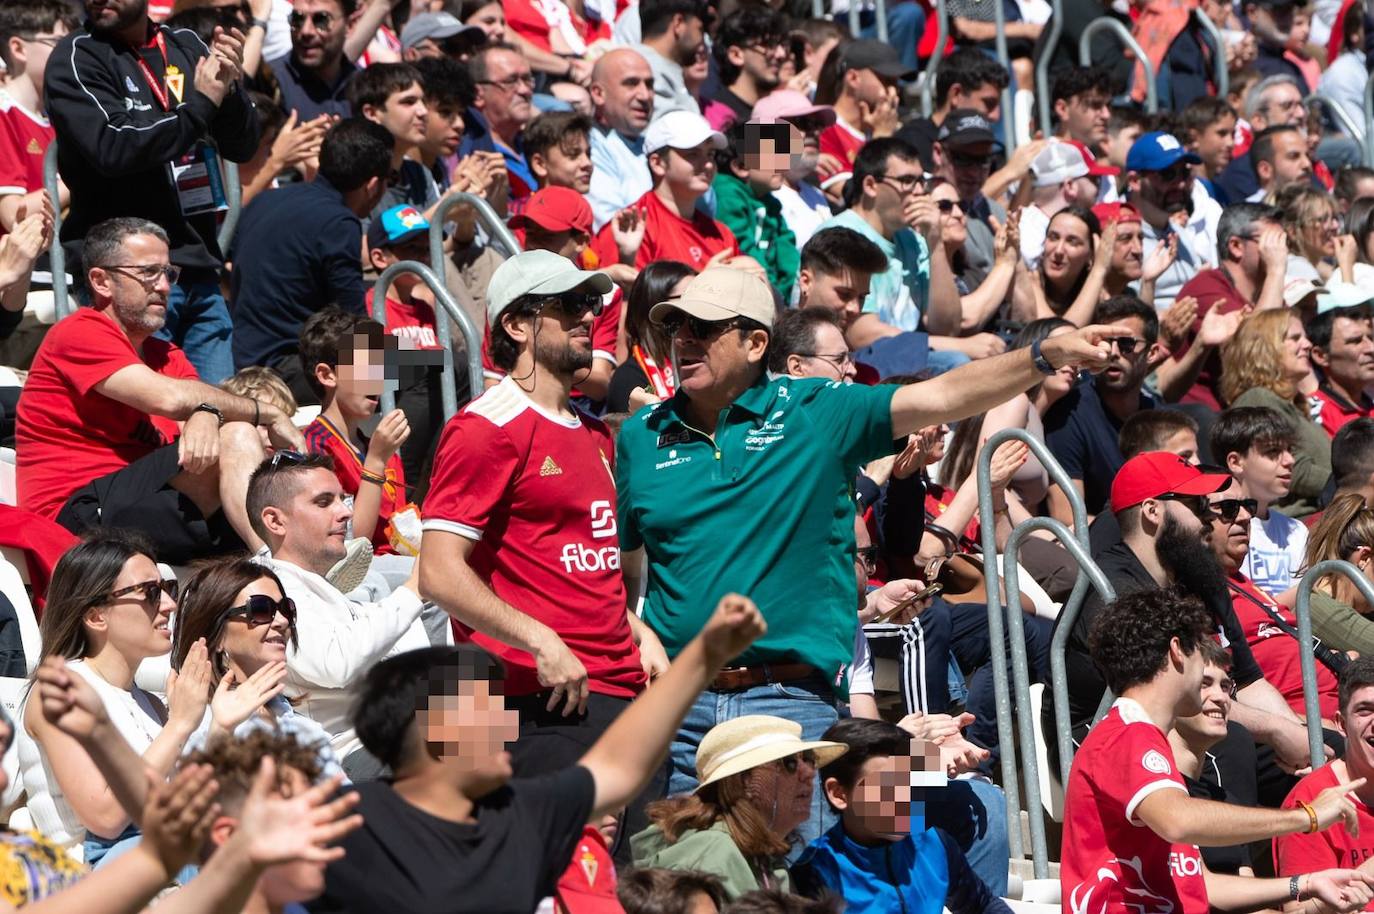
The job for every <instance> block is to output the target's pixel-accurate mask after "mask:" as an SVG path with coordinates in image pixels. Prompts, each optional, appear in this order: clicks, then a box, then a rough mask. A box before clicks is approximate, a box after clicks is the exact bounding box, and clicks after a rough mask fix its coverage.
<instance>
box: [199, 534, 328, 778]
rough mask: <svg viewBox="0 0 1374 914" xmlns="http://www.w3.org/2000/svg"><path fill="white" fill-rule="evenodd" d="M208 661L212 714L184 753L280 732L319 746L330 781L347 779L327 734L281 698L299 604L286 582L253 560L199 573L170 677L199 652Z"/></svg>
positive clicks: (224, 562)
mask: <svg viewBox="0 0 1374 914" xmlns="http://www.w3.org/2000/svg"><path fill="white" fill-rule="evenodd" d="M200 643H203V644H204V645H205V648H206V650H207V652H208V654H209V662H210V677H209V682H208V683H207V686H208V688H207V698H208V699H209V708H208V713H207V714H206V715H205V717H204V719H203V720H202V721H201V723H200V727H199V728H198V729H197V730H196V732H195V733H194V734H192V736H191V738H190V739H189V740H187V743H186V748H185V751H186V752H190V751H192V750H194V749H199V748H201V747H203V746H204V745H205V744H206V742H207V741H208V740H209V739H210V737H212V736H214V735H217V734H220V733H234V734H235V735H236V736H245V735H247V734H248V733H249V732H251V731H252V730H253V729H255V728H258V727H269V728H275V729H280V730H283V731H285V732H288V733H292V734H294V735H295V736H296V738H297V740H298V741H299V742H300V743H301V744H302V745H310V744H314V745H315V746H316V747H317V749H318V752H319V756H320V764H321V769H322V770H323V771H324V773H325V776H327V777H328V776H333V775H334V774H335V773H337V772H339V771H342V769H341V768H340V767H339V762H338V759H336V758H335V756H334V750H333V749H332V748H330V745H329V734H327V733H326V732H325V731H324V730H323V729H322V728H321V727H320V725H319V724H317V723H316V722H315V721H313V720H311V719H310V718H308V717H306V716H304V715H303V714H297V713H295V711H293V710H292V708H291V703H290V702H289V701H287V700H286V698H285V697H284V696H283V695H282V691H283V689H285V687H286V649H287V646H288V645H290V646H291V647H292V648H296V647H298V646H299V645H298V643H297V636H296V604H295V603H293V602H292V601H291V599H290V598H288V597H286V596H285V590H284V589H283V588H282V584H281V580H280V579H278V577H277V575H276V573H275V572H274V571H272V569H270V568H268V567H267V566H265V565H260V564H258V563H257V562H255V561H253V560H252V559H250V558H248V557H247V556H242V557H232V558H223V559H218V560H216V561H214V562H211V563H210V564H207V565H204V566H201V567H200V568H198V569H197V570H196V571H195V572H194V573H193V574H192V575H191V576H190V577H189V578H187V580H186V583H185V585H184V586H183V587H182V589H181V608H180V609H179V610H178V612H177V632H176V640H175V643H174V645H173V647H172V669H174V670H179V669H181V667H182V664H183V663H185V662H186V660H187V658H188V656H189V655H190V654H191V652H192V650H193V649H194V646H195V645H196V644H200Z"/></svg>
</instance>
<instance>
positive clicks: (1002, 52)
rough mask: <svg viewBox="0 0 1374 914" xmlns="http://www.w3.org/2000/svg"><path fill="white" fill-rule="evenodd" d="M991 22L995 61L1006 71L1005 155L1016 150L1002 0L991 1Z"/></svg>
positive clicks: (1003, 105)
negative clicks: (994, 32)
mask: <svg viewBox="0 0 1374 914" xmlns="http://www.w3.org/2000/svg"><path fill="white" fill-rule="evenodd" d="M992 9H993V20H994V22H995V23H996V25H997V37H996V41H995V42H994V44H995V46H996V48H997V60H998V62H999V63H1001V64H1002V69H1004V70H1006V71H1007V76H1008V79H1007V85H1006V88H1004V89H1003V90H1002V137H1003V145H1004V146H1005V148H1006V153H1007V155H1011V153H1012V151H1013V150H1015V149H1016V107H1015V105H1016V97H1015V95H1014V94H1013V93H1012V88H1011V84H1012V80H1011V78H1010V77H1011V76H1012V69H1011V55H1010V54H1009V53H1008V52H1007V10H1006V7H1005V6H1003V4H1002V0H993V4H992Z"/></svg>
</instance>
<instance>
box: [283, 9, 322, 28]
mask: <svg viewBox="0 0 1374 914" xmlns="http://www.w3.org/2000/svg"><path fill="white" fill-rule="evenodd" d="M307 20H309V22H310V24H311V25H313V26H314V27H315V31H317V32H327V31H329V30H330V29H331V28H333V26H334V14H333V13H328V12H325V11H324V10H316V11H315V12H313V13H311V14H310V15H309V16H307V15H306V14H305V13H298V12H292V13H291V14H290V15H289V16H287V17H286V24H287V25H288V26H290V27H291V31H293V32H299V31H300V30H301V27H302V26H304V25H305V23H306V21H307Z"/></svg>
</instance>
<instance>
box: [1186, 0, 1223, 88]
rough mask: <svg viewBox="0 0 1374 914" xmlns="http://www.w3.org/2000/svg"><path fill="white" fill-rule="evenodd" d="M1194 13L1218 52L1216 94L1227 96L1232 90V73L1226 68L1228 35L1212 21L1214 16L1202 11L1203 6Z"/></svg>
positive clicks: (1216, 60) (1216, 58) (1215, 58)
mask: <svg viewBox="0 0 1374 914" xmlns="http://www.w3.org/2000/svg"><path fill="white" fill-rule="evenodd" d="M1193 15H1194V16H1195V17H1196V18H1197V21H1198V24H1200V25H1201V26H1202V29H1203V31H1205V32H1206V33H1207V34H1208V35H1210V36H1211V38H1212V44H1213V45H1215V47H1216V53H1215V54H1213V55H1212V67H1213V69H1215V70H1216V77H1215V83H1216V86H1215V88H1216V90H1217V91H1216V96H1217V98H1225V97H1226V94H1227V93H1228V92H1230V91H1231V73H1230V71H1229V70H1227V69H1226V36H1224V35H1222V34H1221V29H1219V28H1217V24H1216V23H1215V22H1213V21H1212V17H1211V16H1208V15H1207V14H1206V13H1204V12H1203V11H1202V7H1200V6H1199V7H1194V8H1193Z"/></svg>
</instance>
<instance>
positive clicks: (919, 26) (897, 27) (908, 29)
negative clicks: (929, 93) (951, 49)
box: [845, 0, 926, 70]
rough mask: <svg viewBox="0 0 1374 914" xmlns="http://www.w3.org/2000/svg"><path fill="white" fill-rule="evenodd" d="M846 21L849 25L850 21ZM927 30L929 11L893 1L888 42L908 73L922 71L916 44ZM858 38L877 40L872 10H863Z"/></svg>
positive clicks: (900, 1) (888, 19)
mask: <svg viewBox="0 0 1374 914" xmlns="http://www.w3.org/2000/svg"><path fill="white" fill-rule="evenodd" d="M853 2H857V0H853ZM845 22H846V24H847V23H848V19H847V18H846V19H845ZM925 30H926V11H925V10H924V9H923V8H922V7H921V4H919V3H916V2H915V0H911V2H907V0H894V2H892V3H889V4H888V5H887V43H888V44H890V45H892V46H893V47H894V48H896V49H897V53H898V54H900V55H901V58H902V65H903V66H905V67H906V68H907V69H908V70H917V69H920V66H921V62H920V61H919V60H918V59H917V57H916V44H917V42H919V41H920V40H921V33H922V32H924V31H925ZM859 37H860V38H877V37H878V23H877V21H876V17H875V15H874V11H873V10H864V11H863V12H862V13H861V14H860V15H859Z"/></svg>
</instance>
